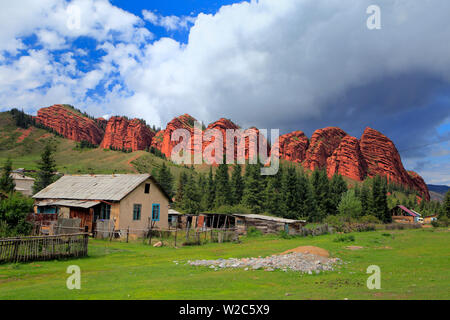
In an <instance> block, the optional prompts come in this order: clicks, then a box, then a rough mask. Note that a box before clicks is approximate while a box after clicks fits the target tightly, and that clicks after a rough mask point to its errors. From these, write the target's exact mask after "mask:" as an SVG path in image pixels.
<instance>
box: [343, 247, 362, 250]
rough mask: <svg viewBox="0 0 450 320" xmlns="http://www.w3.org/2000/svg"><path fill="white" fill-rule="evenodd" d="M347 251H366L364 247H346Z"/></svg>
mask: <svg viewBox="0 0 450 320" xmlns="http://www.w3.org/2000/svg"><path fill="white" fill-rule="evenodd" d="M345 248H346V249H348V250H361V249H364V247H359V246H348V247H345Z"/></svg>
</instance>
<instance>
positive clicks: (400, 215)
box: [391, 205, 420, 223]
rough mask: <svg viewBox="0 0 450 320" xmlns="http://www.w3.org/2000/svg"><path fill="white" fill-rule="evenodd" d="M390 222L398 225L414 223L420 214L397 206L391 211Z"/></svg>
mask: <svg viewBox="0 0 450 320" xmlns="http://www.w3.org/2000/svg"><path fill="white" fill-rule="evenodd" d="M391 214H392V220H394V221H395V222H400V223H414V222H417V221H418V219H419V218H420V214H419V213H417V212H415V211H413V210H410V209H408V208H407V207H405V206H403V205H398V206H395V207H394V208H392V210H391Z"/></svg>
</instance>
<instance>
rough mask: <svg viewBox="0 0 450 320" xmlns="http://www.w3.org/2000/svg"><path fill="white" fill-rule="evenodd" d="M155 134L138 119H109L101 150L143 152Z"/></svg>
mask: <svg viewBox="0 0 450 320" xmlns="http://www.w3.org/2000/svg"><path fill="white" fill-rule="evenodd" d="M154 135H155V133H154V132H153V131H152V130H150V128H149V127H148V126H147V125H146V124H145V123H144V122H143V121H142V120H139V119H133V120H128V119H126V118H123V117H111V118H110V119H109V121H108V124H107V125H106V130H105V136H104V138H103V141H102V143H101V145H100V147H101V148H104V149H108V148H111V147H112V148H114V149H117V150H132V151H138V150H145V149H147V148H148V147H149V146H150V145H151V143H152V139H153V136H154Z"/></svg>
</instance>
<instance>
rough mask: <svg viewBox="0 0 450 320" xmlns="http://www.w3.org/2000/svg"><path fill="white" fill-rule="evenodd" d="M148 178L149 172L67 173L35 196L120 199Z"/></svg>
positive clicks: (47, 197)
mask: <svg viewBox="0 0 450 320" xmlns="http://www.w3.org/2000/svg"><path fill="white" fill-rule="evenodd" d="M148 178H150V175H149V174H115V175H78V176H76V175H73V176H72V175H67V176H63V177H61V178H60V179H59V180H58V181H56V182H55V183H52V184H51V185H49V186H48V187H47V188H45V189H43V190H42V191H40V192H38V193H37V194H35V195H34V196H33V198H35V199H73V200H105V201H107V200H109V201H120V200H122V199H123V198H124V197H125V196H126V195H128V194H129V193H130V192H131V191H133V190H134V189H135V188H136V187H138V186H139V185H140V184H141V183H142V182H144V181H145V180H147V179H148Z"/></svg>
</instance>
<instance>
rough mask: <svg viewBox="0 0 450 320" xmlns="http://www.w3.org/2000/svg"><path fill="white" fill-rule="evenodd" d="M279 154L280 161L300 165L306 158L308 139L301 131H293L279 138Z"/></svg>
mask: <svg viewBox="0 0 450 320" xmlns="http://www.w3.org/2000/svg"><path fill="white" fill-rule="evenodd" d="M278 141H279V152H280V157H281V158H282V159H285V160H288V161H292V162H298V163H301V162H302V161H303V160H305V158H306V150H307V149H308V146H309V140H308V137H306V136H305V134H304V133H303V131H294V132H291V133H288V134H285V135H282V136H280V138H279V140H278Z"/></svg>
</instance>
